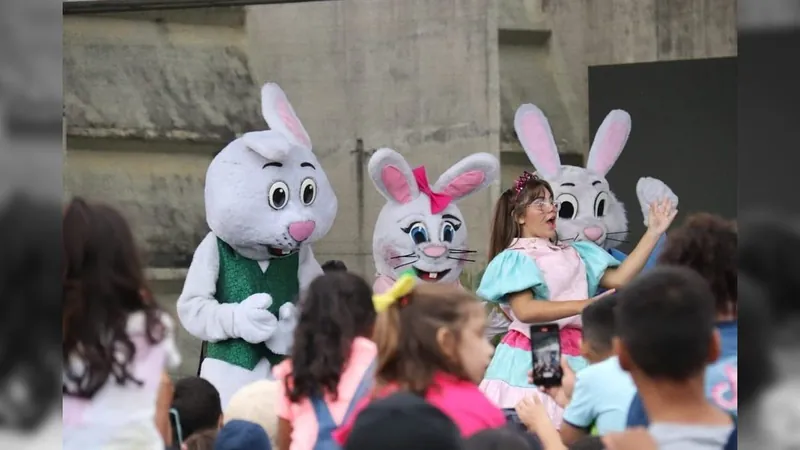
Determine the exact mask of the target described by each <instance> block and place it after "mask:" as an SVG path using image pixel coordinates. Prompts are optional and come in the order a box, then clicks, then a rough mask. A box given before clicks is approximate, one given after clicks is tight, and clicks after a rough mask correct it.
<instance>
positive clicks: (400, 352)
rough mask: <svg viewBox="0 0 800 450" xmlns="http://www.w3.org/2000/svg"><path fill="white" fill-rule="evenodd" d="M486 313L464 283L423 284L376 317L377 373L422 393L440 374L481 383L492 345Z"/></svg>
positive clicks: (391, 381) (388, 381)
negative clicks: (487, 327)
mask: <svg viewBox="0 0 800 450" xmlns="http://www.w3.org/2000/svg"><path fill="white" fill-rule="evenodd" d="M485 326H486V313H485V310H484V308H483V306H482V305H481V303H480V302H479V301H478V299H477V298H475V297H474V296H473V295H472V294H471V293H469V292H467V291H466V290H464V289H463V288H461V287H458V286H452V285H439V284H433V283H422V284H418V285H417V286H415V287H414V289H413V290H412V291H411V293H410V294H409V295H407V296H405V297H403V298H401V299H399V300H397V301H395V302H394V303H392V304H391V305H390V306H389V308H388V309H387V310H386V311H384V312H382V313H381V314H379V315H378V321H377V324H376V327H375V335H374V340H375V342H376V344H377V345H378V369H377V373H376V377H377V379H378V381H379V382H381V383H398V384H400V386H401V387H403V388H404V389H408V390H410V391H411V392H414V393H417V394H420V395H424V393H425V392H426V391H427V390H428V387H429V386H430V385H431V382H432V380H433V377H434V374H435V373H436V372H445V373H449V374H452V375H455V376H457V377H459V378H462V379H465V380H471V381H473V382H475V383H478V382H480V380H481V379H482V378H483V374H484V372H485V371H486V367H487V366H488V365H489V361H490V360H491V358H492V353H493V352H494V348H493V347H492V345H491V344H490V343H489V341H488V340H487V339H486V337H485V335H484V328H485Z"/></svg>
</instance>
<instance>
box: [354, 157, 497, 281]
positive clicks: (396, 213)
mask: <svg viewBox="0 0 800 450" xmlns="http://www.w3.org/2000/svg"><path fill="white" fill-rule="evenodd" d="M387 168H394V169H393V170H395V171H396V172H397V173H400V174H401V178H402V179H403V180H404V183H406V191H407V193H408V197H407V198H405V199H403V200H405V201H398V199H397V198H395V196H393V194H392V193H391V192H390V190H389V189H388V188H387V186H386V183H385V180H384V178H383V177H382V173H383V171H384V170H385V169H387ZM499 172H500V164H499V162H498V161H497V158H495V157H494V156H492V155H490V154H488V153H477V154H474V155H471V156H468V157H466V158H464V159H462V160H461V161H459V162H458V163H456V164H455V165H453V166H452V167H451V168H450V169H448V170H447V171H445V173H443V174H442V175H441V176H440V177H439V179H438V180H436V181H435V182H434V181H433V180H432V179H430V178H429V180H428V181H429V182H430V185H431V189H432V190H433V191H434V192H443V191H449V192H451V194H452V195H453V201H452V202H451V203H450V204H449V205H448V206H447V208H446V209H444V210H443V211H442V212H441V213H439V214H433V213H432V212H431V201H430V199H429V197H428V196H427V195H425V194H423V193H421V192H420V190H419V188H418V186H417V183H416V180H415V179H414V176H413V174H412V169H411V167H410V166H409V165H408V163H407V162H406V160H405V159H404V158H403V157H402V155H400V154H399V153H397V152H395V151H394V150H391V149H388V148H383V149H380V150H378V151H377V152H376V153H375V154H374V155H373V156H372V158H370V161H369V174H370V177H371V178H372V181H373V182H374V183H375V187H376V188H377V189H378V192H380V193H381V194H382V195H383V196H384V197H385V198H386V200H387V203H386V204H385V205H384V206H383V208H382V209H381V212H380V214H379V215H378V220H377V222H376V223H375V232H374V234H373V238H372V254H373V258H374V260H375V267H376V269H377V272H378V276H379V277H381V276H382V277H388V278H390V279H397V277H398V276H399V275H400V274H402V273H403V272H405V271H407V270H409V269H415V270H417V271H423V272H434V273H442V272H445V271H447V273H446V274H444V275H442V276H440V277H439V278H438V279H437V282H442V283H455V282H457V281H458V279H459V276H460V275H461V271H462V270H463V267H464V265H465V264H466V261H464V260H465V259H470V258H471V253H465V251H466V250H468V249H467V225H466V224H465V223H464V216H463V215H462V214H461V210H459V208H458V206H457V205H456V203H457V202H458V201H459V200H461V199H463V198H465V197H467V196H469V195H471V194H473V193H475V192H477V191H479V190H481V189H483V188H485V187H486V186H488V185H489V184H490V183H492V182H494V181H496V180H497V178H498V176H499ZM465 174H470V175H471V176H474V177H475V178H474V180H479V181H480V182H476V183H472V184H471V185H470V187H469V189H466V190H458V189H453V188H452V185H451V183H453V181H454V180H456V179H457V178H458V177H461V176H464V175H465ZM428 175H429V176H430V174H428ZM456 191H457V192H456ZM414 237H417V240H416V241H415V239H414ZM431 248H439V251H441V254H438V255H435V256H431V255H428V254H426V251H429V252H430V249H431ZM418 273H419V272H418Z"/></svg>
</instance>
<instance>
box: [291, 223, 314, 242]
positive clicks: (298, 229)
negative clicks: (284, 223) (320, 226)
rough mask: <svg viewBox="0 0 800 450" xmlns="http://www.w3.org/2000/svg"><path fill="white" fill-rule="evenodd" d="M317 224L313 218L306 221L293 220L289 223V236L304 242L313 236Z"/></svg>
mask: <svg viewBox="0 0 800 450" xmlns="http://www.w3.org/2000/svg"><path fill="white" fill-rule="evenodd" d="M316 227H317V224H316V223H314V221H312V220H306V221H305V222H292V223H290V224H289V236H291V237H292V239H294V240H295V241H297V242H303V241H305V240H306V239H308V237H309V236H311V233H313V232H314V228H316Z"/></svg>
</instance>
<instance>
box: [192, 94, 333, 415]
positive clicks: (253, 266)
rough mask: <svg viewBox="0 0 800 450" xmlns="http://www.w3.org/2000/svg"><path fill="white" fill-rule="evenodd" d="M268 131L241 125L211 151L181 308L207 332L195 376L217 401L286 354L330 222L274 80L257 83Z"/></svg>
mask: <svg viewBox="0 0 800 450" xmlns="http://www.w3.org/2000/svg"><path fill="white" fill-rule="evenodd" d="M261 100H262V113H263V115H264V119H265V120H266V121H267V124H268V125H269V127H270V130H269V131H255V132H250V133H246V134H244V135H242V136H241V137H240V138H238V139H236V140H234V141H233V142H231V143H230V144H228V146H227V147H225V148H224V149H223V150H222V151H221V152H219V154H217V156H216V157H215V158H214V160H213V161H211V164H210V165H209V167H208V173H207V174H206V186H205V203H206V219H207V221H208V226H209V228H210V229H211V232H210V233H209V234H208V235H207V236H206V237H205V239H203V241H202V242H201V243H200V245H199V246H198V247H197V250H196V251H195V254H194V259H193V260H192V264H191V266H190V267H189V273H188V274H187V276H186V284H185V285H184V288H183V292H182V293H181V296H180V298H179V299H178V317H179V318H180V321H181V323H182V324H183V326H184V327H185V328H186V330H187V331H188V332H189V333H191V334H192V335H193V336H195V337H197V338H199V339H202V340H204V341H207V342H208V344H207V351H206V358H205V359H204V360H203V361H202V363H201V368H200V376H201V377H203V378H205V379H207V380H208V381H210V382H211V383H212V384H213V385H214V386H215V387H216V388H217V390H219V393H220V398H221V400H222V407H223V408H225V406H226V405H227V404H228V401H229V400H230V398H231V397H232V396H233V394H234V393H235V392H236V391H237V390H238V389H239V388H240V387H242V386H244V385H247V384H249V383H251V382H254V381H257V380H262V379H265V378H269V377H270V376H271V375H270V370H271V367H272V366H273V365H275V364H276V363H278V362H280V361H281V360H282V359H283V358H284V357H285V355H287V354H288V353H289V351H290V349H291V346H292V333H293V331H294V327H295V325H296V323H297V313H296V309H295V306H294V302H295V301H296V299H297V298H298V294H299V292H300V290H301V289H303V288H305V287H307V286H308V284H309V283H310V282H311V281H312V280H313V279H314V278H315V277H317V276H318V275H320V274H322V269H321V268H320V265H319V263H318V262H317V261H316V259H315V258H314V254H313V252H312V251H311V247H310V245H309V244H311V243H312V242H315V241H317V240H319V239H320V238H322V237H323V236H325V234H327V233H328V231H329V230H330V229H331V226H332V225H333V221H334V218H335V216H336V209H337V201H336V195H335V194H334V192H333V188H332V187H331V184H330V182H329V181H328V177H327V176H326V175H325V172H324V171H323V170H322V167H321V166H320V164H319V161H317V158H316V157H315V156H314V153H313V152H312V150H311V148H312V147H311V139H310V138H309V137H308V134H307V133H306V130H305V129H304V128H303V125H302V124H301V123H300V120H299V119H298V118H297V116H296V115H295V112H294V109H293V108H292V106H291V104H290V103H289V101H288V100H287V98H286V95H285V94H284V93H283V91H282V90H281V89H280V87H278V86H277V85H276V84H266V85H264V87H263V88H262V90H261Z"/></svg>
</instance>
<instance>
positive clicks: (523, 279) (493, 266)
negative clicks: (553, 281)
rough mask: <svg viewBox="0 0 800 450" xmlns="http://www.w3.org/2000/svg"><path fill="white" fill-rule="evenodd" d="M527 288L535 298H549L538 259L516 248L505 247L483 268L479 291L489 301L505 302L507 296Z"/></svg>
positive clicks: (480, 295)
mask: <svg viewBox="0 0 800 450" xmlns="http://www.w3.org/2000/svg"><path fill="white" fill-rule="evenodd" d="M527 289H531V290H533V294H534V295H535V296H536V298H539V299H547V298H548V297H549V295H548V292H547V284H546V283H545V282H544V277H543V276H542V272H541V271H540V270H539V268H538V267H536V263H535V262H534V261H533V260H532V259H531V258H529V257H528V256H526V255H525V254H523V253H522V252H520V251H517V250H504V251H503V252H502V253H500V254H499V255H497V256H495V257H494V259H492V261H491V262H489V265H488V266H487V267H486V270H485V271H484V272H483V277H482V278H481V284H480V285H479V286H478V291H477V294H478V296H479V297H481V298H483V299H484V300H486V301H489V302H493V303H505V302H507V301H508V299H507V298H506V296H507V295H508V294H513V293H515V292H522V291H525V290H527Z"/></svg>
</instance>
